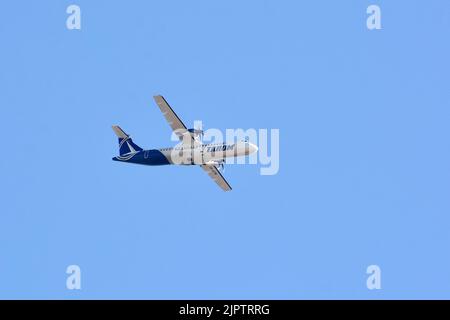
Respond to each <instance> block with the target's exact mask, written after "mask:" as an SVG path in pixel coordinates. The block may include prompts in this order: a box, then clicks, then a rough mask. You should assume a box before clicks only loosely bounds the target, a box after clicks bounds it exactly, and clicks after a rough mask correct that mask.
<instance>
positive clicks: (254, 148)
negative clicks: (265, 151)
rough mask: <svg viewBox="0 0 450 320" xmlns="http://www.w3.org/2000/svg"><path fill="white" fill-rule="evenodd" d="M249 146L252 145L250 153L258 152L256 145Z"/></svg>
mask: <svg viewBox="0 0 450 320" xmlns="http://www.w3.org/2000/svg"><path fill="white" fill-rule="evenodd" d="M249 145H250V153H255V152H257V151H258V147H257V146H256V145H255V144H253V143H249Z"/></svg>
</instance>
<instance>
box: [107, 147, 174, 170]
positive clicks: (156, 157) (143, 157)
mask: <svg viewBox="0 0 450 320" xmlns="http://www.w3.org/2000/svg"><path fill="white" fill-rule="evenodd" d="M113 160H115V161H121V162H129V163H137V164H144V165H147V166H162V165H165V164H170V162H169V161H168V160H167V158H166V157H165V156H164V155H163V154H162V153H161V151H159V150H143V151H139V152H136V153H135V154H134V155H132V156H130V155H128V156H127V155H123V156H119V157H114V158H113Z"/></svg>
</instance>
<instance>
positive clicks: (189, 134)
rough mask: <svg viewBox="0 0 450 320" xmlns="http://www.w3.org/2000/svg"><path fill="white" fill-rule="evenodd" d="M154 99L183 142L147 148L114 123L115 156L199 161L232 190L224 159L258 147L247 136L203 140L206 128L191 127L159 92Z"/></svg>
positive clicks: (129, 160) (145, 161) (136, 160)
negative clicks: (222, 140)
mask: <svg viewBox="0 0 450 320" xmlns="http://www.w3.org/2000/svg"><path fill="white" fill-rule="evenodd" d="M153 99H155V102H156V104H157V105H158V107H159V109H160V110H161V112H162V114H163V115H164V117H165V118H166V120H167V122H168V123H169V125H170V127H171V128H172V130H173V132H174V133H175V134H176V135H177V136H178V138H179V139H180V141H181V143H180V144H178V145H176V146H175V147H168V148H162V149H149V150H144V149H142V148H141V147H139V146H138V145H137V144H135V143H134V142H133V140H132V139H131V137H130V136H129V135H128V134H126V133H125V131H123V130H122V129H121V128H120V127H119V126H117V125H114V126H112V129H113V131H114V132H115V134H116V135H117V137H118V138H119V156H116V157H113V158H112V159H113V160H114V161H121V162H127V163H135V164H142V165H148V166H159V165H169V164H178V165H198V166H200V167H201V168H202V169H203V170H205V171H206V172H207V173H208V175H209V176H210V177H211V178H212V179H213V180H214V182H215V183H216V184H217V185H218V186H219V187H220V188H222V190H224V191H231V189H232V188H231V186H230V184H229V183H228V182H227V181H226V180H225V178H224V177H223V175H222V174H221V173H220V171H223V169H224V162H225V159H226V158H229V157H240V156H248V155H249V154H252V153H254V152H257V151H258V147H257V146H256V145H254V144H253V143H250V142H248V141H247V140H245V141H240V142H236V143H229V144H227V143H210V144H204V143H203V142H202V141H201V137H202V136H203V130H201V129H188V128H187V127H186V126H185V125H184V123H183V121H181V119H180V118H179V117H178V116H177V114H176V113H175V112H174V111H173V109H172V108H171V107H170V105H169V104H168V103H167V101H166V99H164V97H163V96H161V95H157V96H154V97H153Z"/></svg>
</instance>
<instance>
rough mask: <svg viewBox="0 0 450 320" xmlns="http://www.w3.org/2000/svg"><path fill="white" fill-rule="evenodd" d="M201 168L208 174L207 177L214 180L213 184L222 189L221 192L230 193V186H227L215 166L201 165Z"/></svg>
mask: <svg viewBox="0 0 450 320" xmlns="http://www.w3.org/2000/svg"><path fill="white" fill-rule="evenodd" d="M201 167H202V169H203V170H205V171H206V172H207V173H208V175H209V176H210V177H211V178H212V179H213V180H214V182H215V183H217V184H218V186H219V187H221V188H222V190H223V191H231V186H230V185H229V184H228V182H227V180H225V178H224V177H223V176H222V174H221V173H220V171H219V170H218V169H217V168H216V166H213V165H206V164H202V165H201Z"/></svg>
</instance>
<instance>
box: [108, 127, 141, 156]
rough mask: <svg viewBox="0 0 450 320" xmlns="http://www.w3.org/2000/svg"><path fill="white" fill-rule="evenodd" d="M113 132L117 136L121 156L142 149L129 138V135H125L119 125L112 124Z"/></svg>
mask: <svg viewBox="0 0 450 320" xmlns="http://www.w3.org/2000/svg"><path fill="white" fill-rule="evenodd" d="M112 129H113V130H114V133H115V134H116V135H117V137H118V138H119V153H120V155H121V156H123V155H126V154H130V153H135V152H138V151H142V148H141V147H139V146H138V145H137V144H135V143H134V142H133V140H131V138H130V136H129V135H127V134H126V133H125V132H124V131H123V130H122V129H121V128H120V127H119V126H112Z"/></svg>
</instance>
